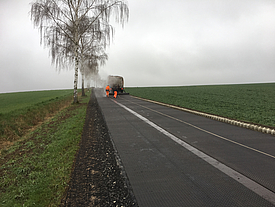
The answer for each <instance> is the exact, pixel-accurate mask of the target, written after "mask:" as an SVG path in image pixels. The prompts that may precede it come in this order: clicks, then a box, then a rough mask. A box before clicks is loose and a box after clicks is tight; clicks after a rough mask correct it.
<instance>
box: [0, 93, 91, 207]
mask: <svg viewBox="0 0 275 207" xmlns="http://www.w3.org/2000/svg"><path fill="white" fill-rule="evenodd" d="M61 94H62V93H61ZM87 95H88V96H86V97H80V98H79V99H80V104H71V101H72V98H70V99H69V101H70V104H69V105H68V104H66V106H67V107H66V108H65V109H62V108H63V107H62V106H63V105H62V104H57V105H55V104H54V103H53V102H55V103H56V102H60V99H61V98H60V96H58V98H57V99H56V98H54V100H51V101H50V100H47V99H49V98H50V96H48V98H46V99H45V100H46V101H45V100H44V102H45V103H44V104H41V103H36V104H34V105H35V106H36V107H37V106H40V107H41V110H45V109H44V108H45V104H46V105H47V104H50V105H52V104H54V105H55V106H59V109H57V110H60V109H62V110H60V111H59V112H57V113H55V115H54V117H53V118H52V119H49V120H48V121H46V122H44V123H43V124H42V125H41V126H39V127H38V128H37V129H35V130H34V131H32V132H31V133H28V134H26V135H24V136H22V137H21V138H20V139H19V140H17V142H15V143H14V144H13V145H12V146H11V147H9V149H5V150H2V151H1V155H0V158H1V159H0V166H1V167H0V206H3V207H4V206H7V207H8V206H59V204H60V201H61V198H62V196H63V195H64V192H65V190H66V188H67V187H68V183H69V181H70V174H71V169H72V166H73V161H74V159H75V154H76V152H77V150H78V148H79V141H80V139H81V134H82V129H83V125H84V122H85V117H86V108H87V103H88V101H89V97H90V96H89V95H90V93H87ZM70 96H72V94H71V95H70ZM66 97H67V96H66ZM61 100H63V101H61V102H65V103H66V102H67V98H65V99H61ZM32 104H33V103H32ZM37 104H38V105H37ZM28 107H29V104H27V108H28ZM60 107H61V108H60ZM23 111H25V110H23ZM11 113H12V112H11Z"/></svg>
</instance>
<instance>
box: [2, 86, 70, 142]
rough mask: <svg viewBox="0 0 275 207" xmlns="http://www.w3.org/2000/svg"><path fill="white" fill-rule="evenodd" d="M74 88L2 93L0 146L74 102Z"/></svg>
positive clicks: (15, 138)
mask: <svg viewBox="0 0 275 207" xmlns="http://www.w3.org/2000/svg"><path fill="white" fill-rule="evenodd" d="M72 98H73V90H52V91H33V92H18V93H4V94H0V146H1V145H2V142H3V141H15V140H17V139H18V138H20V137H21V136H23V135H24V134H25V133H26V132H27V131H28V130H29V129H31V128H32V127H33V126H35V125H37V124H38V123H39V122H42V121H44V119H45V118H47V117H49V116H52V115H53V114H54V113H55V112H56V111H58V110H59V109H60V108H61V107H62V106H64V105H68V104H69V103H71V102H72Z"/></svg>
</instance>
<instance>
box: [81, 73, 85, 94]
mask: <svg viewBox="0 0 275 207" xmlns="http://www.w3.org/2000/svg"><path fill="white" fill-rule="evenodd" d="M81 76H82V96H85V90H84V69H83V70H82V74H81Z"/></svg>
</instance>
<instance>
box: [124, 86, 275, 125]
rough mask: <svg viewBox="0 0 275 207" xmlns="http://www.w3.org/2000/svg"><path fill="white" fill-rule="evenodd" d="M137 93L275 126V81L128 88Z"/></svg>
mask: <svg viewBox="0 0 275 207" xmlns="http://www.w3.org/2000/svg"><path fill="white" fill-rule="evenodd" d="M126 91H127V92H129V93H130V94H131V95H133V96H138V97H142V98H146V99H150V100H154V101H159V102H162V103H167V104H171V105H175V106H180V107H185V108H188V109H193V110H197V111H201V112H206V113H210V114H215V115H219V116H222V117H226V118H231V119H236V120H240V121H245V122H251V123H255V124H260V125H265V126H270V127H273V128H274V127H275V83H263V84H236V85H209V86H181V87H145V88H143V87H138V88H126Z"/></svg>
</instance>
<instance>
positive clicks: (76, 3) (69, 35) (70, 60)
mask: <svg viewBox="0 0 275 207" xmlns="http://www.w3.org/2000/svg"><path fill="white" fill-rule="evenodd" d="M111 17H114V18H115V20H116V21H117V22H118V23H119V24H122V25H124V23H125V22H126V21H127V20H128V17H129V8H128V5H127V2H126V0H36V1H35V2H33V3H31V20H32V21H33V23H34V26H35V27H37V28H38V29H39V31H40V44H44V45H45V46H46V47H48V48H49V54H50V56H51V58H52V63H53V64H55V65H56V67H57V68H60V69H61V68H66V67H71V66H74V68H75V75H74V103H77V102H78V96H77V81H78V72H79V70H80V72H81V74H82V95H85V93H84V77H91V76H95V75H97V74H98V67H99V66H100V65H104V64H105V63H106V61H107V60H108V56H107V54H106V52H105V50H106V46H108V45H110V42H111V40H112V38H113V35H114V28H113V26H112V25H110V19H111Z"/></svg>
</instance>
